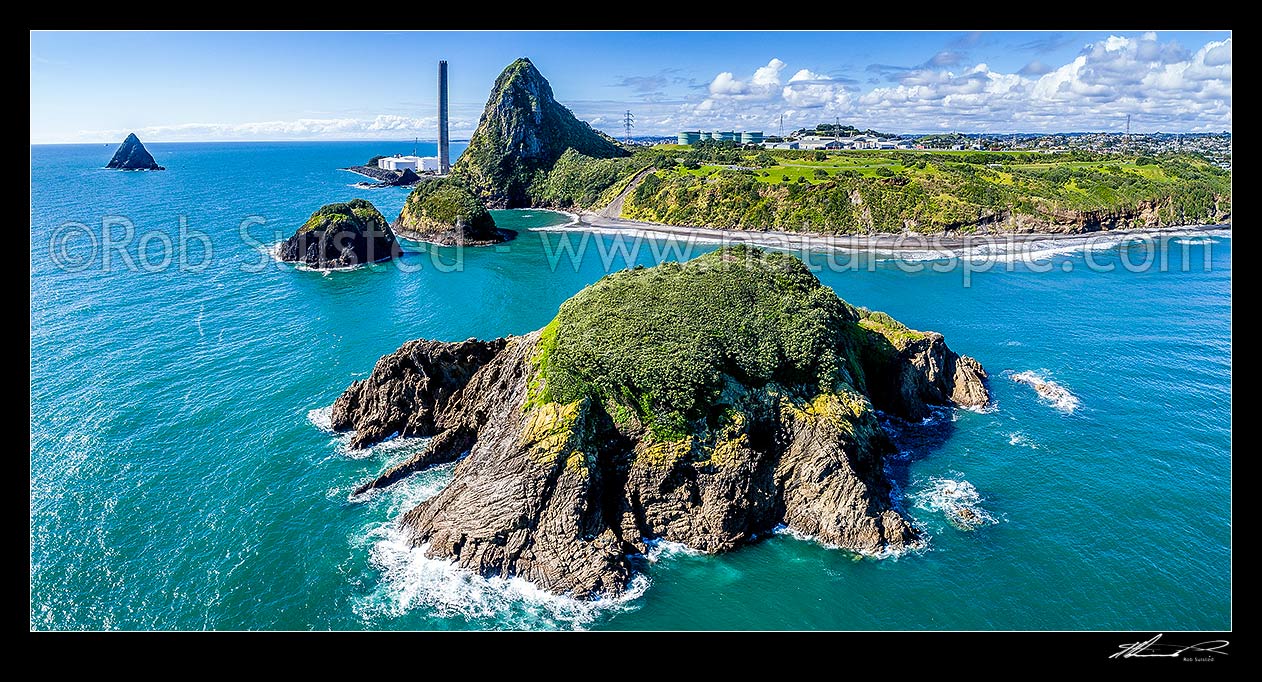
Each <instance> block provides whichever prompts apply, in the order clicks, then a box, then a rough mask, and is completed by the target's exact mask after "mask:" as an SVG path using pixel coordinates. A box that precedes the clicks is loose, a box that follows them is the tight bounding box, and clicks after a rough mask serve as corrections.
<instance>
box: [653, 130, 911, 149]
mask: <svg viewBox="0 0 1262 682" xmlns="http://www.w3.org/2000/svg"><path fill="white" fill-rule="evenodd" d="M677 139H678V142H679V144H686V145H694V144H697V143H698V142H701V141H704V140H718V141H726V142H734V143H736V144H742V145H762V146H763V147H766V148H767V149H807V150H811V149H911V148H912V145H911V143H910V142H908V141H906V140H882V139H880V138H878V137H874V136H872V135H854V136H850V137H840V136H836V137H826V136H821V135H805V136H803V137H799V138H789V139H787V140H780V141H776V142H767V141H764V139H763V134H762V132H749V131H743V132H739V133H738V132H735V131H714V132H709V131H701V130H682V131H680V132H679V135H678V138H677ZM775 139H777V140H779V138H775Z"/></svg>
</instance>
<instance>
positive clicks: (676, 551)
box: [644, 538, 701, 563]
mask: <svg viewBox="0 0 1262 682" xmlns="http://www.w3.org/2000/svg"><path fill="white" fill-rule="evenodd" d="M644 544H645V545H647V546H648V551H647V552H645V553H644V558H645V559H648V560H649V562H651V563H657V562H659V561H661V560H662V559H670V558H672V557H678V556H699V555H700V554H701V552H700V551H699V550H695V549H693V548H691V547H689V546H688V545H685V544H683V543H682V542H671V541H670V540H663V539H661V538H658V539H656V540H645V541H644Z"/></svg>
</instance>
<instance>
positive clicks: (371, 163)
mask: <svg viewBox="0 0 1262 682" xmlns="http://www.w3.org/2000/svg"><path fill="white" fill-rule="evenodd" d="M384 158H386V156H385V154H378V155H376V156H374V157H372V158H371V159H368V163H366V164H364V165H365V166H372V167H373V168H376V167H377V162H378V161H380V160H382V159H384Z"/></svg>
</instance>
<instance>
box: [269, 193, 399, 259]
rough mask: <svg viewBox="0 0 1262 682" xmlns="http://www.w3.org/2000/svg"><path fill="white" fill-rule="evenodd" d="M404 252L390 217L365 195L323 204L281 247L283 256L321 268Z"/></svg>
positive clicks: (393, 255)
mask: <svg viewBox="0 0 1262 682" xmlns="http://www.w3.org/2000/svg"><path fill="white" fill-rule="evenodd" d="M400 253H402V250H401V249H400V247H399V242H398V240H397V239H395V236H394V231H392V230H391V229H390V225H389V224H387V223H386V219H385V218H384V217H383V216H382V215H381V213H380V212H379V211H378V210H377V208H376V207H375V206H373V205H372V204H371V203H369V202H367V201H365V200H363V199H352V200H350V201H349V202H346V203H338V204H326V205H325V206H321V207H320V208H319V210H317V211H316V212H315V213H312V214H311V217H310V218H307V222H305V223H303V224H302V227H299V228H298V231H297V232H295V233H294V235H293V236H292V237H290V238H289V239H286V240H285V241H283V242H281V243H280V245H279V246H278V248H277V255H278V256H279V258H280V259H281V260H283V261H287V262H292V263H301V264H303V265H305V266H307V267H309V268H314V269H317V270H330V269H339V268H350V267H354V266H356V265H366V264H368V263H377V262H380V261H386V260H390V259H391V258H394V257H396V256H398V255H399V254H400Z"/></svg>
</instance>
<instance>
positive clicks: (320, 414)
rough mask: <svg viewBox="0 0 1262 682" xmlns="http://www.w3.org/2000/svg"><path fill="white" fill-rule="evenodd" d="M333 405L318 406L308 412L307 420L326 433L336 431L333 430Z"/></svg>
mask: <svg viewBox="0 0 1262 682" xmlns="http://www.w3.org/2000/svg"><path fill="white" fill-rule="evenodd" d="M332 417H333V406H332V405H329V406H328V407H317V408H316V409H314V410H311V411H310V412H307V421H309V422H311V423H312V424H314V425H315V427H316V428H317V429H320V430H321V431H324V432H326V433H336V431H334V430H333V418H332Z"/></svg>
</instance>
